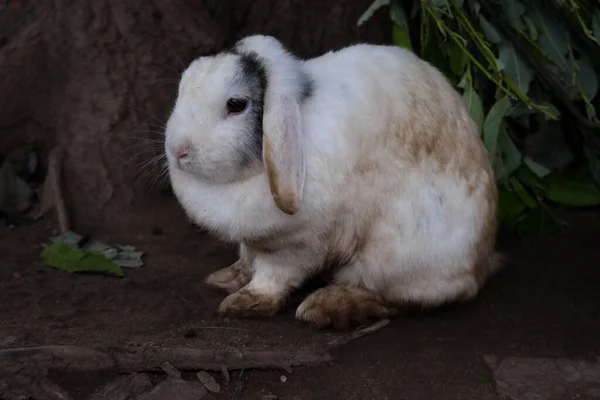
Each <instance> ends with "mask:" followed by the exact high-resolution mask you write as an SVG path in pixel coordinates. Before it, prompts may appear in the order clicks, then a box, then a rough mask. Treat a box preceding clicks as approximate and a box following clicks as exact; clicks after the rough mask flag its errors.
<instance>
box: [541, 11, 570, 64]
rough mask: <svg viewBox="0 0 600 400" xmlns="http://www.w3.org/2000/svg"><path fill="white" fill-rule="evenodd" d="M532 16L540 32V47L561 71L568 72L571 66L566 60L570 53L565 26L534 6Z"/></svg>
mask: <svg viewBox="0 0 600 400" xmlns="http://www.w3.org/2000/svg"><path fill="white" fill-rule="evenodd" d="M532 8H533V10H532V15H531V18H532V19H533V21H534V23H535V24H536V25H537V27H538V28H539V29H541V32H540V39H539V43H540V47H541V48H542V50H543V51H544V52H545V53H546V55H547V56H548V57H549V58H550V60H552V61H553V62H554V63H555V64H556V65H557V66H558V67H560V69H562V70H563V71H565V72H566V71H568V70H569V69H570V68H569V64H568V62H567V59H566V58H565V56H566V54H567V53H568V51H569V36H568V31H567V29H565V26H564V24H561V23H560V21H556V19H555V18H553V17H552V16H550V15H548V13H547V12H546V11H545V10H544V9H543V8H540V7H538V6H537V5H535V4H533V6H532Z"/></svg>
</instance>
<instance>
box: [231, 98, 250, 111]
mask: <svg viewBox="0 0 600 400" xmlns="http://www.w3.org/2000/svg"><path fill="white" fill-rule="evenodd" d="M246 107H248V100H246V99H234V98H231V99H229V100H227V111H229V113H230V114H239V113H241V112H242V111H244V110H245V109H246Z"/></svg>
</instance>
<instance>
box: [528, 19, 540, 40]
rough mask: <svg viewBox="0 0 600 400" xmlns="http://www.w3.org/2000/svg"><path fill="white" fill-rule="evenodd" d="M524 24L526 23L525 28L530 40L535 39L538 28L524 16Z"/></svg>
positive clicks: (536, 38)
mask: <svg viewBox="0 0 600 400" xmlns="http://www.w3.org/2000/svg"><path fill="white" fill-rule="evenodd" d="M525 25H527V30H528V31H529V36H530V37H531V40H533V41H537V40H538V30H537V28H536V27H535V25H534V24H533V22H531V20H530V19H529V18H525Z"/></svg>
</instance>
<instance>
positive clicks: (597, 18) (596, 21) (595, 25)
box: [592, 10, 600, 40]
mask: <svg viewBox="0 0 600 400" xmlns="http://www.w3.org/2000/svg"><path fill="white" fill-rule="evenodd" d="M592 30H593V32H594V37H595V38H596V39H598V40H600V11H598V10H596V11H595V12H594V15H593V16H592Z"/></svg>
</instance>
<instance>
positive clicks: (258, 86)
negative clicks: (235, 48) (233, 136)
mask: <svg viewBox="0 0 600 400" xmlns="http://www.w3.org/2000/svg"><path fill="white" fill-rule="evenodd" d="M240 65H241V70H240V73H241V77H240V78H241V79H242V82H244V84H245V85H248V86H249V89H250V108H249V110H248V117H249V120H250V121H249V122H250V124H251V128H250V132H251V136H252V137H251V138H250V148H251V152H250V154H248V156H247V157H246V159H244V162H245V163H246V164H247V163H250V162H252V161H253V159H254V158H258V159H260V158H261V157H262V146H263V129H262V120H263V108H264V98H265V91H266V90H267V77H266V73H265V69H264V67H263V65H262V64H261V62H260V61H259V59H258V57H257V56H256V55H255V54H253V53H249V54H240Z"/></svg>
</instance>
